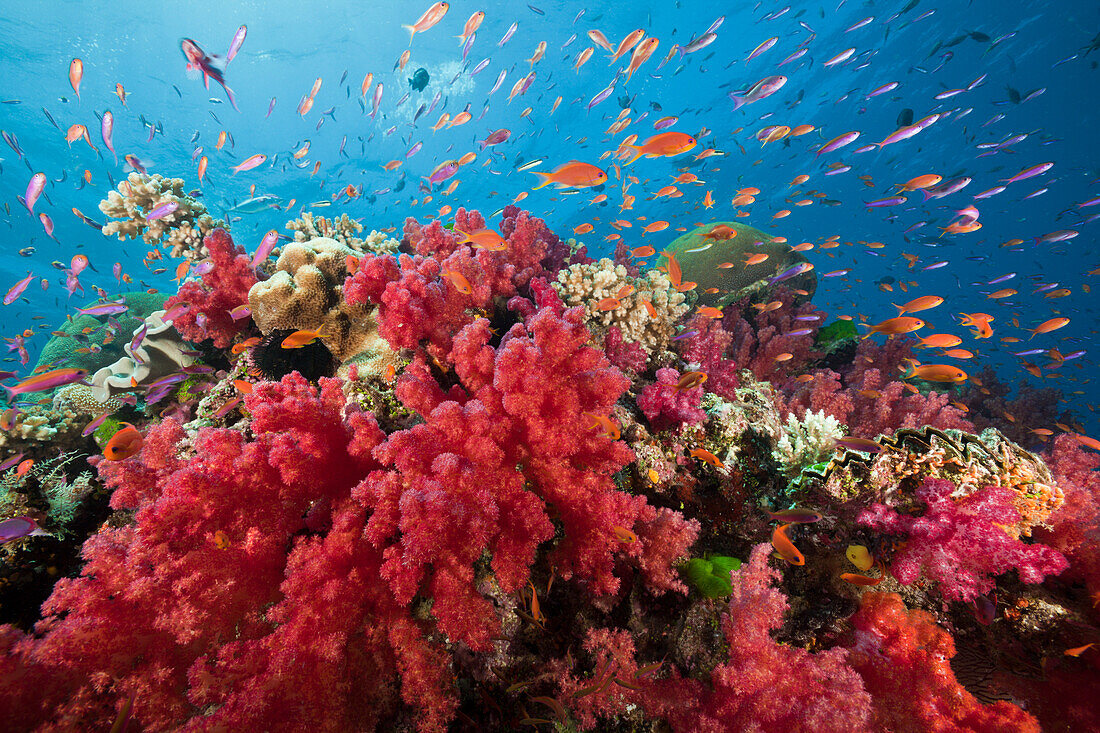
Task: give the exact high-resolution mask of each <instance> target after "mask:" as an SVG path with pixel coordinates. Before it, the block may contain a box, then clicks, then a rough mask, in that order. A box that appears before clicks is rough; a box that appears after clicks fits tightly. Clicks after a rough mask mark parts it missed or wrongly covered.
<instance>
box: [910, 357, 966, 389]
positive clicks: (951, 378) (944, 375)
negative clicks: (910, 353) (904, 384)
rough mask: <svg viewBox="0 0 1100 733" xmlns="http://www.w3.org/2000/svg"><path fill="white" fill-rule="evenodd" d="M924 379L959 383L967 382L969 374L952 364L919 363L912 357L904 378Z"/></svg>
mask: <svg viewBox="0 0 1100 733" xmlns="http://www.w3.org/2000/svg"><path fill="white" fill-rule="evenodd" d="M913 377H916V378H917V379H923V380H924V381H926V382H946V383H949V384H958V383H959V382H965V381H966V379H967V374H966V372H964V371H963V370H962V369H959V368H958V367H957V366H953V365H951V364H917V363H915V362H913V360H912V359H910V360H909V363H908V364H907V365H906V367H905V371H904V373H903V374H902V379H912V378H913Z"/></svg>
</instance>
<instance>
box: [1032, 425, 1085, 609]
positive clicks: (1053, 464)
mask: <svg viewBox="0 0 1100 733" xmlns="http://www.w3.org/2000/svg"><path fill="white" fill-rule="evenodd" d="M1044 459H1045V460H1046V462H1047V465H1049V466H1050V470H1051V473H1053V474H1054V478H1055V480H1056V481H1057V482H1058V486H1059V487H1060V488H1061V489H1062V492H1063V494H1064V495H1065V503H1063V504H1062V506H1061V507H1060V508H1059V509H1058V510H1057V511H1055V512H1054V514H1052V515H1051V517H1050V528H1049V529H1044V528H1041V527H1039V528H1036V530H1035V537H1036V538H1037V539H1040V540H1042V541H1043V542H1046V543H1047V544H1049V545H1050V546H1051V547H1054V548H1055V549H1056V550H1060V551H1061V552H1063V553H1065V555H1066V557H1067V558H1069V562H1070V567H1069V571H1068V573H1067V576H1068V577H1070V578H1074V579H1080V580H1084V581H1085V585H1086V586H1087V588H1088V590H1089V593H1091V594H1092V597H1093V600H1094V602H1093V603H1092V607H1093V608H1094V609H1095V608H1096V607H1097V605H1098V602H1100V470H1098V469H1100V454H1097V453H1096V452H1095V451H1093V450H1091V449H1090V450H1086V449H1085V448H1084V446H1082V445H1081V444H1080V443H1079V442H1078V441H1077V439H1076V438H1075V437H1074V436H1072V435H1059V436H1058V437H1056V438H1055V439H1054V443H1053V445H1051V447H1050V450H1049V452H1047V453H1046V454H1045V456H1044Z"/></svg>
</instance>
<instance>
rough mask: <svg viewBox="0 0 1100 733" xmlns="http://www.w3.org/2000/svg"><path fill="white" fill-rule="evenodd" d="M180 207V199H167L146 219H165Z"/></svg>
mask: <svg viewBox="0 0 1100 733" xmlns="http://www.w3.org/2000/svg"><path fill="white" fill-rule="evenodd" d="M247 162H248V161H247V160H246V161H245V163H247ZM262 162H263V161H262V160H261V161H260V162H259V163H257V164H256V165H259V164H260V163H262ZM241 165H244V163H242V164H241ZM251 167H252V168H255V167H256V166H255V165H254V166H251ZM245 170H249V169H248V168H245ZM179 207H180V205H179V202H178V201H165V202H164V203H163V204H160V205H159V206H157V207H156V208H155V209H153V210H152V211H150V212H149V213H148V214H147V215H146V216H145V221H155V220H156V219H163V218H164V217H166V216H168V215H169V214H171V213H172V212H173V211H175V210H176V209H178V208H179Z"/></svg>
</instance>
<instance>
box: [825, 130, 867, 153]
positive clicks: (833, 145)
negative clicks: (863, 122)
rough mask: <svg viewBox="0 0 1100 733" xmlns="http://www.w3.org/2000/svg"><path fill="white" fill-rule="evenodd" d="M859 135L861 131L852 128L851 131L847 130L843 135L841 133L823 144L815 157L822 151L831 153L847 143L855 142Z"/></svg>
mask: <svg viewBox="0 0 1100 733" xmlns="http://www.w3.org/2000/svg"><path fill="white" fill-rule="evenodd" d="M858 137H859V131H858V130H852V131H851V132H846V133H844V134H843V135H840V136H839V137H834V138H833V139H832V140H830V141H829V142H827V143H825V144H824V145H822V146H821V148H820V149H818V151H817V154H816V155H815V156H814V157H815V158H816V157H817V156H818V155H821V154H822V153H831V152H833V151H834V150H837V149H839V148H843V147H844V146H845V145H848V144H849V143H852V142H855V140H856V138H858Z"/></svg>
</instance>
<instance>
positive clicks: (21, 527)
mask: <svg viewBox="0 0 1100 733" xmlns="http://www.w3.org/2000/svg"><path fill="white" fill-rule="evenodd" d="M43 536H45V537H48V536H50V533H49V532H47V531H45V530H44V529H42V528H41V527H39V526H38V523H37V522H35V521H34V520H33V519H31V518H30V517H12V518H11V519H5V520H4V521H2V522H0V545H2V544H5V543H8V542H14V541H15V540H21V539H23V538H24V537H43Z"/></svg>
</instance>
